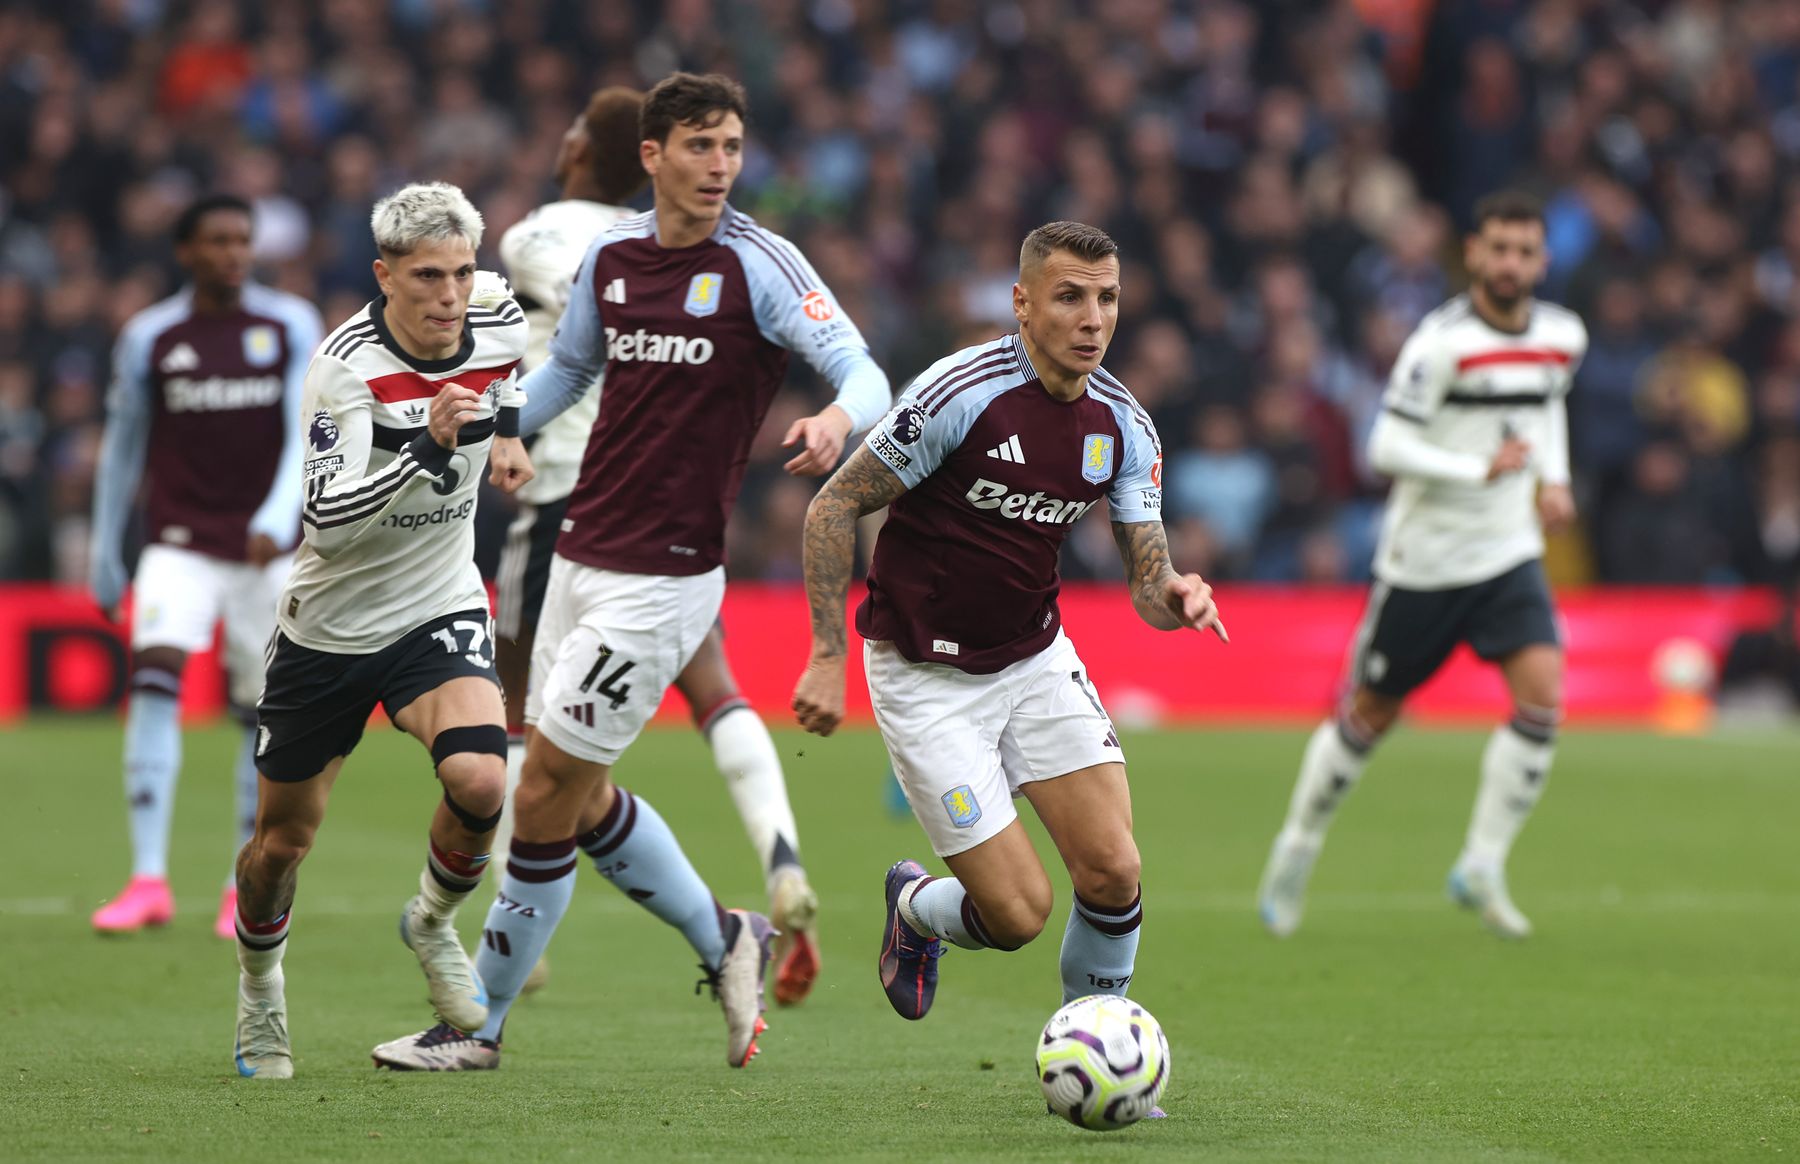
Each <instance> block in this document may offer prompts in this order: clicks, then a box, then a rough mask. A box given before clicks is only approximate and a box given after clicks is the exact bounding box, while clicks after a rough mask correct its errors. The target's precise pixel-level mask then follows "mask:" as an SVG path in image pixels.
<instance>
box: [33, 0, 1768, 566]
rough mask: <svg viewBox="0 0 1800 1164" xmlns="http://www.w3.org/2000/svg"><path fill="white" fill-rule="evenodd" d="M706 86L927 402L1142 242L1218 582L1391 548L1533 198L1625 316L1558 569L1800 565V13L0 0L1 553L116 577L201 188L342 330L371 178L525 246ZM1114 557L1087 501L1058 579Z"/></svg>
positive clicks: (1189, 497)
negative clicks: (144, 416)
mask: <svg viewBox="0 0 1800 1164" xmlns="http://www.w3.org/2000/svg"><path fill="white" fill-rule="evenodd" d="M676 68H687V69H698V70H719V71H723V72H727V73H730V74H732V75H734V76H737V77H739V78H741V79H742V80H743V82H744V84H745V85H746V87H747V88H748V89H749V92H750V96H751V103H752V110H753V120H752V125H751V135H752V140H751V145H750V149H749V151H748V154H747V161H746V165H745V168H744V173H743V177H742V179H741V181H740V183H739V189H738V191H737V193H736V194H735V196H734V201H735V202H736V203H737V204H738V205H739V206H740V207H742V208H743V209H745V210H748V211H749V212H751V213H752V214H755V215H757V216H758V217H759V218H760V219H761V220H763V221H764V222H765V223H767V224H768V225H770V226H771V227H773V228H774V229H777V230H780V231H782V232H783V233H786V234H788V235H789V236H790V237H792V238H793V239H794V240H795V241H796V242H797V243H799V245H800V246H801V247H802V249H803V250H804V251H805V252H806V253H807V254H808V256H809V257H810V258H811V259H812V261H813V262H814V264H815V265H816V266H817V267H818V269H819V271H820V273H821V275H822V276H823V278H824V279H825V280H826V281H827V282H828V283H829V284H830V286H831V287H832V288H833V289H834V291H835V292H836V293H837V294H838V296H839V297H840V299H841V300H842V302H843V304H844V305H845V306H846V307H847V309H848V310H849V312H850V313H851V315H852V316H853V317H854V318H855V319H856V321H857V322H858V324H859V325H860V326H861V328H862V330H863V332H864V333H865V335H866V336H867V337H868V339H869V341H870V343H871V345H872V347H873V349H874V353H875V356H876V358H877V359H878V360H880V361H881V362H882V364H883V366H884V367H886V368H887V369H888V371H889V373H890V375H891V376H892V378H893V379H894V381H895V384H896V387H898V386H900V385H903V384H905V383H906V382H907V381H908V380H909V379H910V378H911V377H912V376H913V375H915V374H916V373H917V372H919V371H920V370H922V369H923V367H924V366H925V365H926V364H927V363H928V362H929V361H930V360H931V359H932V358H934V355H935V354H938V353H941V352H943V351H945V350H948V349H949V348H951V347H953V346H955V345H957V344H959V343H964V342H972V341H973V340H974V339H977V338H982V337H985V336H989V335H993V334H997V333H998V332H1000V331H1002V330H1009V329H1010V328H1011V326H1012V315H1011V306H1010V288H1011V285H1012V282H1013V279H1014V277H1015V273H1016V266H1017V247H1018V239H1019V238H1020V237H1021V236H1022V235H1023V234H1024V233H1025V231H1027V230H1028V229H1030V228H1031V227H1032V226H1035V225H1037V224H1038V223H1040V222H1043V221H1046V220H1048V219H1052V218H1072V219H1079V220H1082V221H1086V222H1091V223H1094V224H1097V225H1100V226H1103V227H1105V228H1106V229H1107V230H1108V231H1110V232H1112V233H1113V234H1114V236H1115V237H1117V238H1118V239H1119V241H1120V243H1121V245H1122V247H1123V252H1124V256H1125V259H1126V262H1125V279H1124V282H1125V299H1124V305H1125V309H1124V311H1123V313H1122V321H1121V324H1120V328H1119V332H1118V336H1117V339H1116V341H1115V344H1114V348H1113V351H1112V353H1111V354H1110V356H1109V358H1108V360H1107V364H1108V366H1109V368H1110V369H1111V370H1112V371H1113V372H1114V373H1115V374H1117V375H1118V376H1119V377H1120V378H1121V379H1123V380H1124V382H1125V383H1126V384H1128V385H1129V386H1130V387H1131V388H1132V389H1133V391H1134V392H1135V393H1136V394H1137V395H1138V397H1139V398H1140V399H1141V400H1142V401H1143V402H1144V404H1145V405H1146V406H1147V407H1148V408H1150V410H1151V411H1152V412H1153V414H1154V415H1155V417H1156V420H1157V422H1158V425H1159V428H1160V430H1161V432H1162V436H1163V440H1164V444H1165V448H1166V467H1165V484H1166V488H1167V506H1168V510H1167V515H1168V525H1169V530H1170V538H1171V542H1172V543H1173V546H1174V552H1175V558H1176V561H1177V562H1178V563H1180V564H1181V565H1182V566H1183V568H1186V569H1197V570H1200V571H1202V572H1204V573H1206V574H1208V575H1209V576H1212V577H1215V578H1222V579H1235V578H1250V579H1260V580H1271V581H1331V580H1354V579H1360V578H1364V577H1366V576H1367V567H1368V561H1369V557H1370V553H1371V549H1372V546H1373V539H1374V530H1375V520H1376V516H1377V513H1378V509H1379V504H1380V498H1381V496H1382V493H1383V489H1384V483H1383V482H1382V481H1381V480H1380V479H1379V478H1378V477H1377V476H1376V475H1374V474H1373V473H1372V472H1371V471H1370V469H1369V467H1368V465H1367V463H1366V460H1365V457H1364V453H1363V439H1362V438H1363V436H1364V434H1365V433H1366V432H1367V431H1368V428H1369V426H1370V424H1371V423H1372V421H1373V417H1374V415H1375V413H1376V411H1377V409H1378V407H1379V403H1378V402H1379V396H1380V393H1381V390H1382V388H1383V385H1384V382H1385V377H1386V374H1387V371H1388V368H1389V366H1390V365H1391V363H1392V361H1393V358H1394V356H1395V354H1396V352H1397V351H1398V348H1399V345H1400V343H1401V341H1402V340H1403V339H1404V338H1405V336H1406V335H1407V333H1408V332H1409V331H1410V330H1411V328H1412V327H1413V325H1414V324H1416V323H1417V322H1418V320H1419V319H1420V317H1421V316H1422V315H1423V314H1424V313H1425V312H1427V311H1429V310H1430V309H1431V308H1433V307H1434V306H1436V305H1437V304H1438V303H1439V302H1441V301H1442V300H1443V299H1445V298H1446V297H1448V296H1449V295H1451V294H1452V293H1454V291H1455V290H1456V289H1457V287H1458V285H1459V280H1458V276H1457V271H1456V268H1457V266H1458V262H1459V258H1460V246H1459V239H1460V235H1461V231H1462V228H1463V227H1464V226H1466V224H1467V216H1468V213H1469V210H1470V207H1471V205H1472V204H1473V202H1474V200H1475V199H1476V198H1477V197H1478V196H1479V195H1480V194H1482V193H1485V192H1486V191H1488V190H1491V189H1494V188H1496V187H1499V186H1502V185H1507V184H1517V185H1522V186H1524V187H1525V188H1527V189H1530V190H1532V191H1534V192H1536V193H1537V194H1539V195H1540V196H1542V197H1543V199H1544V200H1545V202H1546V204H1547V206H1548V233H1549V240H1550V248H1551V251H1552V254H1553V265H1552V270H1551V275H1550V279H1549V284H1548V286H1547V287H1545V288H1544V289H1543V294H1544V296H1545V297H1546V298H1549V299H1553V300H1556V301H1558V302H1562V303H1565V304H1567V305H1569V306H1571V307H1573V308H1575V309H1576V310H1577V311H1579V312H1580V313H1581V314H1582V316H1583V317H1584V318H1585V319H1586V320H1587V323H1588V328H1589V331H1590V334H1591V349H1590V353H1589V355H1588V358H1587V360H1586V363H1585V364H1584V365H1583V367H1582V369H1581V371H1580V374H1579V377H1578V379H1577V382H1576V390H1575V393H1574V395H1573V397H1572V398H1571V404H1570V409H1571V418H1570V419H1571V429H1572V439H1573V443H1574V463H1575V471H1576V475H1577V485H1578V495H1579V499H1580V501H1581V504H1582V508H1583V520H1582V522H1581V523H1580V529H1579V531H1578V532H1577V533H1575V534H1573V535H1571V536H1569V537H1567V538H1564V539H1562V540H1561V541H1560V542H1559V543H1558V544H1557V545H1556V546H1555V547H1553V549H1552V553H1551V558H1550V562H1551V566H1552V570H1553V573H1554V575H1555V576H1557V577H1558V578H1559V580H1562V581H1581V580H1587V579H1601V580H1607V581H1620V582H1668V583H1676V582H1690V583H1698V582H1732V581H1763V580H1779V579H1783V578H1791V577H1792V576H1793V573H1794V571H1795V568H1796V562H1797V561H1800V5H1796V4H1794V3H1792V2H1791V0H1668V2H1658V0H1644V2H1639V3H1625V2H1621V0H1485V2H1484V3H1480V4H1442V5H1433V4H1432V3H1430V0H1411V2H1406V0H1398V2H1383V0H1336V2H1333V0H1283V2H1275V3H1257V4H1250V3H1246V2H1239V0H1107V2H1105V3H1096V2H1088V0H1011V2H998V3H984V4H970V3H966V2H958V0H808V2H802V0H739V2H736V3H727V2H716V3H715V2H711V0H665V2H648V0H644V2H636V3H625V2H620V3H614V4H586V3H579V2H577V0H505V2H504V3H502V2H500V0H389V2H388V3H387V4H386V5H382V4H378V3H371V2H369V0H306V2H301V3H291V4H283V5H261V4H251V3H248V2H233V0H196V2H193V3H179V2H175V0H74V2H65V3H61V4H49V3H43V2H37V0H25V2H23V3H13V4H8V5H7V6H6V7H5V8H4V10H3V11H0V578H57V579H63V580H67V581H71V582H73V581H79V580H80V579H82V578H83V577H84V576H85V555H86V548H87V539H88V512H89V505H90V491H91V482H92V477H93V473H94V464H95V456H96V452H97V449H98V445H99V433H100V426H101V423H102V420H103V413H104V396H105V387H106V383H107V379H108V374H109V367H108V364H109V360H110V349H111V343H112V339H113V336H114V335H115V333H116V332H117V329H118V328H119V326H120V324H121V323H122V322H123V321H124V320H125V319H126V318H127V317H128V316H130V315H131V314H132V313H133V312H135V311H137V310H139V309H141V308H142V307H144V306H146V305H148V304H149V303H151V302H153V301H155V300H156V299H158V298H160V297H162V296H164V295H167V294H169V293H170V292H171V291H172V290H173V289H174V286H175V271H174V268H173V264H172V256H171V251H170V245H169V229H170V225H171V223H172V221H173V218H174V216H175V215H176V214H177V213H178V212H179V211H180V209H181V208H182V207H183V206H184V205H185V204H186V203H187V202H188V201H190V200H191V199H192V198H193V197H194V196H195V195H197V194H198V193H201V192H203V191H206V190H209V189H215V188H217V189H224V190H229V191H232V192H235V193H238V194H241V195H243V196H245V197H247V198H249V199H250V200H251V201H252V202H253V203H254V205H255V207H256V211H257V224H256V239H255V247H256V252H257V256H258V259H259V264H260V270H261V273H262V276H263V277H264V278H265V279H266V280H267V281H269V282H271V283H273V284H274V285H276V286H279V287H282V288H285V289H288V290H291V291H295V292H298V293H300V294H303V295H305V296H307V297H308V298H310V299H312V300H313V301H314V302H316V303H318V304H319V306H320V309H321V311H322V312H323V314H324V316H325V322H326V326H327V327H330V326H334V325H335V324H336V323H338V322H339V321H341V320H342V319H344V318H345V317H347V316H348V315H349V314H350V313H351V312H352V311H353V310H355V309H356V308H358V307H359V306H361V304H362V303H364V302H366V300H367V299H368V298H369V297H370V296H371V295H372V294H373V291H374V289H373V282H372V279H371V276H370V273H369V261H370V258H371V255H370V253H369V247H368V244H367V239H368V230H369V227H368V219H369V211H370V206H371V204H372V203H373V202H374V201H375V199H376V198H378V197H379V196H381V195H382V194H384V193H387V192H389V191H391V190H392V189H394V188H395V187H397V186H399V185H400V184H402V183H403V182H406V181H409V180H413V179H422V178H436V179H444V180H448V181H451V182H454V183H456V184H458V185H460V186H462V187H463V188H464V189H465V190H467V191H468V192H469V194H470V196H471V197H472V198H473V199H474V201H475V202H476V204H477V205H478V206H479V207H481V208H482V210H483V211H484V213H485V214H486V216H487V220H488V226H489V230H488V236H487V237H488V240H489V242H488V243H487V244H486V246H485V248H484V254H483V261H484V265H488V266H497V265H498V263H497V257H496V256H495V255H494V254H493V253H492V251H493V248H495V247H496V246H497V245H498V240H499V238H500V235H501V233H502V231H503V230H504V229H505V228H506V227H507V226H508V225H510V224H511V223H513V222H514V221H516V220H517V219H519V218H520V217H522V216H523V215H524V214H525V213H526V212H527V211H528V210H530V209H531V208H532V207H533V206H534V205H536V204H538V203H539V202H542V201H545V200H548V199H550V198H553V197H555V193H554V191H553V190H552V189H550V187H549V174H550V170H551V160H552V158H553V157H554V154H555V149H556V144H557V140H558V138H559V136H560V135H561V133H562V132H563V130H564V129H565V127H566V126H567V124H568V122H569V119H570V117H571V116H572V115H573V114H574V113H575V112H576V111H577V110H578V109H579V108H580V105H581V103H582V101H583V99H584V98H585V95H586V94H587V92H588V91H589V90H590V89H591V88H593V87H594V86H596V85H599V84H611V83H621V84H628V85H634V86H637V87H646V86H647V85H648V84H650V83H651V82H654V81H655V80H656V79H658V78H659V77H661V76H663V75H665V74H666V73H668V72H669V71H671V70H673V69H676ZM795 368H796V370H795V371H794V373H793V375H792V383H791V384H790V386H789V389H788V391H787V393H786V394H785V395H784V397H783V398H782V399H781V400H779V401H778V402H777V404H776V406H775V408H774V409H773V410H772V412H771V414H770V416H769V418H768V422H767V424H766V425H765V428H764V430H763V436H762V438H761V439H760V440H759V443H758V446H757V449H756V450H755V453H754V456H755V461H754V463H753V465H752V468H751V471H750V474H749V476H748V478H747V479H746V484H745V490H744V495H743V499H742V507H741V509H740V515H739V518H738V520H736V521H735V522H734V524H733V529H732V549H731V552H732V566H731V569H732V573H733V574H734V576H737V577H751V578H770V579H794V578H797V577H798V576H799V569H800V563H799V555H800V527H801V522H802V518H803V516H804V513H805V509H806V505H807V502H808V500H809V499H810V496H811V493H812V491H813V490H814V489H815V488H816V486H817V482H815V481H811V480H800V479H795V478H791V477H787V476H785V475H784V474H782V473H781V471H780V464H781V462H782V460H783V459H784V457H783V456H782V455H781V454H780V453H779V450H778V449H777V447H776V445H777V442H778V439H779V437H780V434H781V433H782V432H783V431H784V430H785V429H786V428H787V427H788V425H789V424H790V423H791V422H792V421H793V420H794V419H795V418H796V417H799V416H802V415H805V414H808V413H810V412H811V411H813V410H814V409H815V408H816V407H818V405H819V403H820V402H822V400H823V399H824V398H825V388H824V386H823V385H822V384H819V383H817V382H816V381H815V380H814V379H813V378H812V376H811V373H810V372H809V371H807V370H806V369H805V368H804V366H803V365H801V364H800V363H799V362H798V361H796V362H795ZM196 455H204V450H197V451H196ZM672 471H679V469H678V467H672ZM498 519H499V521H501V522H503V521H504V515H503V514H500V515H498ZM1118 569H1119V563H1118V555H1117V552H1116V550H1115V548H1114V546H1113V544H1112V539H1111V537H1110V535H1109V531H1108V530H1107V529H1106V527H1105V524H1104V522H1103V521H1093V520H1090V521H1088V522H1085V523H1083V528H1082V529H1080V530H1078V531H1077V536H1075V537H1073V538H1071V540H1070V543H1069V546H1068V547H1067V549H1066V550H1065V573H1067V574H1068V575H1070V576H1074V577H1097V576H1110V575H1112V574H1114V573H1116V572H1117V570H1118Z"/></svg>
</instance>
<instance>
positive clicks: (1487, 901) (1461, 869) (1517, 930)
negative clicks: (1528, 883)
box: [1445, 859, 1531, 940]
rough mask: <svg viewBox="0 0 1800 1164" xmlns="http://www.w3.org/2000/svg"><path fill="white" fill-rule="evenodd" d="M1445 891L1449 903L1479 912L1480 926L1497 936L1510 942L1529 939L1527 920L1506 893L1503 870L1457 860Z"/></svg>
mask: <svg viewBox="0 0 1800 1164" xmlns="http://www.w3.org/2000/svg"><path fill="white" fill-rule="evenodd" d="M1445 889H1446V891H1447V892H1448V893H1449V894H1450V900H1451V901H1454V902H1455V903H1456V904H1458V905H1460V906H1462V907H1463V908H1464V909H1473V910H1478V911H1480V913H1481V920H1482V923H1483V924H1484V925H1486V926H1487V928H1488V929H1490V930H1492V931H1493V932H1494V933H1496V934H1498V935H1499V936H1501V937H1503V938H1512V939H1514V940H1518V939H1521V938H1529V937H1530V936H1531V919H1530V918H1527V917H1526V916H1525V915H1524V914H1522V913H1520V912H1519V907H1518V906H1516V905H1514V904H1513V903H1512V896H1511V895H1510V894H1508V893H1507V891H1506V870H1505V869H1504V868H1502V867H1500V866H1498V865H1478V864H1476V863H1474V862H1472V861H1468V860H1466V859H1465V860H1460V861H1458V862H1457V863H1456V867H1455V868H1453V869H1451V870H1450V878H1449V880H1448V881H1447V882H1446V884H1445Z"/></svg>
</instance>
